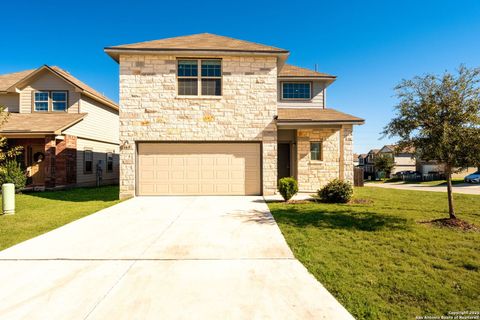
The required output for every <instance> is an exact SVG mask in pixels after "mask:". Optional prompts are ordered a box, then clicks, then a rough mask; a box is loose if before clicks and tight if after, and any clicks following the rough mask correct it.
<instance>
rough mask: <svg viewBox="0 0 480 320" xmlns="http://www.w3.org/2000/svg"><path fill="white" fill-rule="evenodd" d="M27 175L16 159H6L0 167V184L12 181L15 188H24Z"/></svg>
mask: <svg viewBox="0 0 480 320" xmlns="http://www.w3.org/2000/svg"><path fill="white" fill-rule="evenodd" d="M26 182H27V177H26V175H25V172H24V171H23V169H22V167H21V166H20V164H19V163H17V162H16V161H7V162H5V164H4V165H3V166H2V167H1V168H0V185H2V184H4V183H13V184H14V185H15V189H16V190H20V189H23V188H25V184H26Z"/></svg>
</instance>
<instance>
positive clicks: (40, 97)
mask: <svg viewBox="0 0 480 320" xmlns="http://www.w3.org/2000/svg"><path fill="white" fill-rule="evenodd" d="M48 96H49V93H48V91H39V92H35V95H34V102H33V104H34V110H35V111H48Z"/></svg>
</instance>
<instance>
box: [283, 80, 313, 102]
mask: <svg viewBox="0 0 480 320" xmlns="http://www.w3.org/2000/svg"><path fill="white" fill-rule="evenodd" d="M310 97H311V84H310V82H284V83H282V99H287V100H288V99H301V100H309V99H310Z"/></svg>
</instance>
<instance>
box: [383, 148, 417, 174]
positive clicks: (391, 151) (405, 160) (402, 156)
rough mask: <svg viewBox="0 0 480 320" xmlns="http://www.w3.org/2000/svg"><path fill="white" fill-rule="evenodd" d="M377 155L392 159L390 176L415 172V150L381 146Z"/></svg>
mask: <svg viewBox="0 0 480 320" xmlns="http://www.w3.org/2000/svg"><path fill="white" fill-rule="evenodd" d="M378 154H383V155H388V156H390V157H392V158H393V163H394V166H393V168H392V172H391V174H392V175H393V174H395V173H397V172H400V171H415V170H416V164H417V161H416V158H415V150H413V149H412V148H405V149H400V150H399V149H398V147H397V146H396V145H385V146H383V147H382V148H381V149H380V150H379V152H378Z"/></svg>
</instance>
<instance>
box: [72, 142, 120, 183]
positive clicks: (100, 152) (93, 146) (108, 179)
mask: <svg viewBox="0 0 480 320" xmlns="http://www.w3.org/2000/svg"><path fill="white" fill-rule="evenodd" d="M84 150H92V151H93V172H92V173H90V174H85V173H84V163H83V160H84V159H83V151H84ZM107 152H114V153H115V154H114V157H113V172H107V170H106V158H107V155H106V153H107ZM99 160H101V161H102V168H103V184H115V183H118V172H119V148H118V145H115V144H110V143H105V142H99V141H92V140H86V139H81V138H78V140H77V185H79V186H92V185H95V183H96V174H95V168H96V165H97V163H98V161H99Z"/></svg>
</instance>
